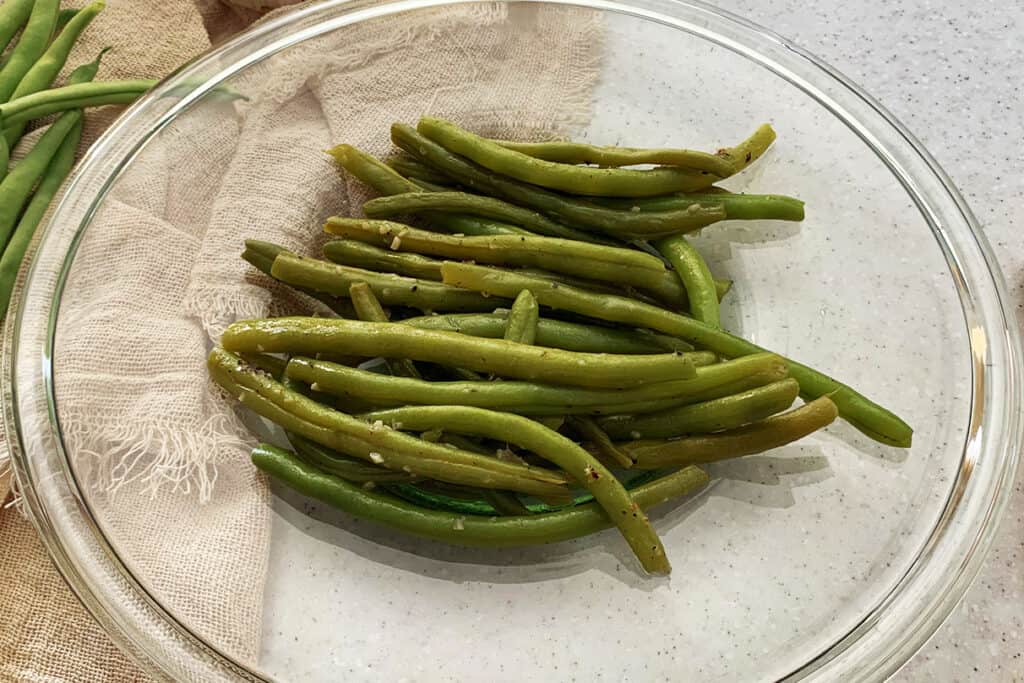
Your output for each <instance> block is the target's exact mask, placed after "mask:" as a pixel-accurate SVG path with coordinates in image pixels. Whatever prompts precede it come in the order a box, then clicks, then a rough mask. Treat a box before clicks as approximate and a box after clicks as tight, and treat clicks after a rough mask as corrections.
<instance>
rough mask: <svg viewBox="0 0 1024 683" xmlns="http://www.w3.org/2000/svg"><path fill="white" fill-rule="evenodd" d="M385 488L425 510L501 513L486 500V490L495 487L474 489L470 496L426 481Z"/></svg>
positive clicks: (474, 513)
mask: <svg viewBox="0 0 1024 683" xmlns="http://www.w3.org/2000/svg"><path fill="white" fill-rule="evenodd" d="M383 488H384V491H386V492H387V493H389V494H391V495H393V496H395V497H397V498H400V499H401V500H403V501H406V502H409V503H412V504H413V505H415V506H417V507H418V508H420V509H425V511H426V510H429V511H439V512H449V513H454V514H457V515H473V516H486V517H497V516H498V515H500V514H501V513H500V512H499V511H498V510H497V509H495V507H494V505H493V504H491V502H490V501H488V500H486V491H491V490H494V489H480V490H479V493H477V492H476V491H474V492H473V493H472V497H471V498H470V497H468V496H466V495H460V493H459V492H454V491H440V490H436V489H435V487H433V486H428V485H426V482H424V484H422V485H419V486H415V485H412V484H389V485H386V486H384V487H383ZM453 494H455V495H453Z"/></svg>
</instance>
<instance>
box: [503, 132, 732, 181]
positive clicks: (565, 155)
mask: <svg viewBox="0 0 1024 683" xmlns="http://www.w3.org/2000/svg"><path fill="white" fill-rule="evenodd" d="M492 142H494V143H496V144H499V145H501V146H502V147H504V148H505V149H511V150H513V151H516V152H519V153H521V154H525V155H527V156H530V157H533V158H535V159H543V160H544V161H553V162H557V163H560V164H591V165H594V166H603V167H610V168H616V167H619V166H641V165H646V164H656V165H660V166H679V167H682V168H688V169H692V170H696V171H707V172H708V173H711V174H713V175H716V176H718V177H719V178H727V177H729V176H731V175H732V174H733V173H735V172H736V170H735V168H734V167H733V165H732V163H731V162H729V161H728V160H727V159H724V158H722V157H721V156H719V155H717V154H711V153H709V152H698V151H695V150H692V149H645V148H638V147H618V146H614V145H610V146H606V147H602V146H598V145H588V144H586V143H583V142H564V141H553V142H512V141H509V140H492Z"/></svg>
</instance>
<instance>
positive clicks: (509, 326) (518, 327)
mask: <svg viewBox="0 0 1024 683" xmlns="http://www.w3.org/2000/svg"><path fill="white" fill-rule="evenodd" d="M539 318H540V308H539V307H538V306H537V300H536V299H535V298H534V297H533V295H532V294H530V290H528V289H524V290H523V291H521V292H519V296H517V297H516V300H515V301H514V302H513V303H512V310H511V311H509V314H508V321H507V322H506V326H505V340H506V341H512V342H518V343H520V344H531V345H532V344H533V342H534V340H535V339H536V338H537V320H538V319H539Z"/></svg>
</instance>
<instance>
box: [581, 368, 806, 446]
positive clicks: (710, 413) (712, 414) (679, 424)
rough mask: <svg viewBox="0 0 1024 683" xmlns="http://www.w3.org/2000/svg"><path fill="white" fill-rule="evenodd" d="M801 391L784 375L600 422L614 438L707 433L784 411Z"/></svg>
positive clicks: (731, 427) (649, 437)
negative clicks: (701, 399)
mask: <svg viewBox="0 0 1024 683" xmlns="http://www.w3.org/2000/svg"><path fill="white" fill-rule="evenodd" d="M799 394H800V384H799V382H797V381H796V380H795V379H784V380H780V381H778V382H773V383H772V384H766V385H764V386H761V387H757V388H755V389H749V390H747V391H744V392H742V393H739V394H733V395H732V396H723V397H721V398H715V399H712V400H710V401H704V402H703V403H694V404H691V405H686V406H680V407H678V408H669V409H668V410H664V411H662V412H659V413H650V414H648V415H612V416H610V417H606V418H604V419H602V420H601V421H600V422H599V423H598V424H599V425H600V426H601V428H602V429H603V430H604V431H605V432H607V433H608V436H610V437H611V438H613V439H618V440H620V441H621V440H623V439H667V438H671V437H673V436H681V435H683V434H707V433H710V432H720V431H723V430H726V429H735V428H736V427H742V426H743V425H746V424H750V423H751V422H757V421H758V420H763V419H764V418H766V417H769V416H770V415H774V414H775V413H778V412H782V411H783V410H786V409H787V408H789V406H791V405H792V404H793V401H794V400H795V399H796V397H797V396H798V395H799Z"/></svg>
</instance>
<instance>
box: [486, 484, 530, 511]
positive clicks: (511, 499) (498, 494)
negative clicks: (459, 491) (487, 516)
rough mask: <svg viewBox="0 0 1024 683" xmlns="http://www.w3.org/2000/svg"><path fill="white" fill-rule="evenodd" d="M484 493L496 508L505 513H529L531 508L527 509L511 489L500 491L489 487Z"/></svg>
mask: <svg viewBox="0 0 1024 683" xmlns="http://www.w3.org/2000/svg"><path fill="white" fill-rule="evenodd" d="M484 495H485V496H486V497H487V502H488V503H490V504H491V505H492V506H493V507H494V509H495V510H496V511H498V512H500V513H501V514H503V515H529V514H531V513H530V510H529V509H527V507H526V506H525V505H523V502H522V501H521V500H519V498H517V497H516V495H515V494H514V493H510V492H509V491H499V490H497V489H487V490H486V491H484Z"/></svg>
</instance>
